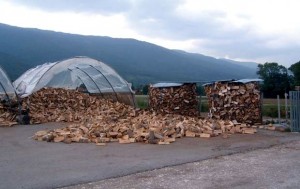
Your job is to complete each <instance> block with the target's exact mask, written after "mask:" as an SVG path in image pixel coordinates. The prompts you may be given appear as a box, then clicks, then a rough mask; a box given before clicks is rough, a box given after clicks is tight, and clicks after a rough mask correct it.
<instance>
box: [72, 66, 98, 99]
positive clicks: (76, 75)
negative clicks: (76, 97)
mask: <svg viewBox="0 0 300 189" xmlns="http://www.w3.org/2000/svg"><path fill="white" fill-rule="evenodd" d="M76 68H77V67H76ZM68 70H69V71H70V72H73V70H72V69H70V68H68ZM80 71H82V70H80ZM84 73H85V72H84ZM74 74H76V73H74ZM85 74H86V73H85ZM76 76H77V78H78V79H79V80H80V81H81V82H82V83H83V84H85V82H84V81H83V80H82V79H81V77H79V76H78V74H76ZM93 82H94V81H93ZM94 83H95V82H94ZM85 85H86V84H85ZM96 87H97V88H98V90H99V92H100V94H101V96H102V97H104V96H103V93H102V92H101V90H100V88H99V87H98V86H97V85H96Z"/></svg>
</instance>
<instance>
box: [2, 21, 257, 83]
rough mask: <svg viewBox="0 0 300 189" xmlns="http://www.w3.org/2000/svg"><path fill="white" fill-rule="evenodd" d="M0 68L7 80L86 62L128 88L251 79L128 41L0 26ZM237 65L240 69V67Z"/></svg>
mask: <svg viewBox="0 0 300 189" xmlns="http://www.w3.org/2000/svg"><path fill="white" fill-rule="evenodd" d="M0 36H1V38H0V65H1V66H2V67H4V68H5V70H6V71H7V73H8V74H9V76H10V77H11V79H16V78H17V77H18V76H19V75H20V74H22V73H23V72H25V71H26V70H27V69H30V68H31V67H34V66H36V65H39V64H43V63H46V62H55V61H59V60H64V59H67V58H71V57H75V56H88V57H90V58H95V59H97V60H100V61H103V62H104V63H106V64H108V65H109V66H111V67H112V68H114V69H115V70H116V71H117V72H118V73H119V74H120V75H121V76H122V77H124V78H125V79H126V80H127V81H128V82H132V83H134V84H145V83H154V82H158V81H196V80H197V81H200V80H205V81H206V80H221V79H242V78H255V77H257V76H256V73H255V72H256V70H255V69H253V68H251V67H245V66H241V65H239V62H237V63H236V62H234V63H233V62H230V61H225V60H219V59H216V58H214V57H209V56H206V55H202V54H197V53H188V52H185V51H180V50H171V49H167V48H164V47H161V46H159V45H156V44H152V43H149V42H144V41H139V40H136V39H130V38H112V37H108V36H104V37H103V36H93V35H77V34H68V33H63V32H54V31H49V30H40V29H32V28H19V27H15V26H9V25H5V24H0ZM241 64H242V63H241Z"/></svg>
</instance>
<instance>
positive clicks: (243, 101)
mask: <svg viewBox="0 0 300 189" xmlns="http://www.w3.org/2000/svg"><path fill="white" fill-rule="evenodd" d="M205 92H206V95H207V97H208V105H209V109H210V113H211V116H212V118H215V119H224V120H237V121H239V122H242V123H250V124H253V123H260V122H261V121H262V120H261V100H260V91H259V85H258V83H257V82H249V83H245V84H244V83H238V82H216V83H213V84H209V85H206V86H205Z"/></svg>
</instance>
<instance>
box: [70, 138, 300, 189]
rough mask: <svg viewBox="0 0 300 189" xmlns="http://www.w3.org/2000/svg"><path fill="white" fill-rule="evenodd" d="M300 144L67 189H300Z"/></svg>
mask: <svg viewBox="0 0 300 189" xmlns="http://www.w3.org/2000/svg"><path fill="white" fill-rule="evenodd" d="M299 157H300V141H297V142H292V143H288V144H284V145H278V146H275V147H271V148H268V149H259V150H254V151H250V152H245V153H238V154H234V155H227V156H221V157H218V158H213V159H208V160H203V161H200V162H194V163H187V164H183V165H177V166H172V167H166V168H162V169H156V170H153V171H146V172H143V173H136V174H132V175H128V176H124V177H119V178H113V179H107V180H102V181H99V182H94V183H88V184H83V185H78V186H72V187H66V188H64V189H110V188H122V189H134V188H136V189H137V188H143V189H158V188H161V189H182V188H189V189H199V188H209V189H219V188H223V189H232V188H233V189H234V188H238V189H241V188H247V189H248V188H261V189H265V188H274V189H275V188H276V189H278V188H299V186H300V179H299V175H300V161H299Z"/></svg>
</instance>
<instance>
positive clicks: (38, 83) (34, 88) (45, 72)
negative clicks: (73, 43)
mask: <svg viewBox="0 0 300 189" xmlns="http://www.w3.org/2000/svg"><path fill="white" fill-rule="evenodd" d="M60 62H61V61H59V62H55V63H54V65H52V66H51V67H50V68H48V70H47V71H45V72H44V73H43V75H41V77H40V78H39V80H38V81H37V82H36V85H35V86H34V89H35V87H36V86H38V84H39V83H40V81H41V79H42V78H43V77H44V75H45V74H46V73H47V72H49V70H51V69H52V68H53V67H54V66H56V65H57V64H58V63H60ZM20 84H21V83H20ZM20 84H19V85H20ZM19 85H18V87H19ZM33 91H34V90H33Z"/></svg>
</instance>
